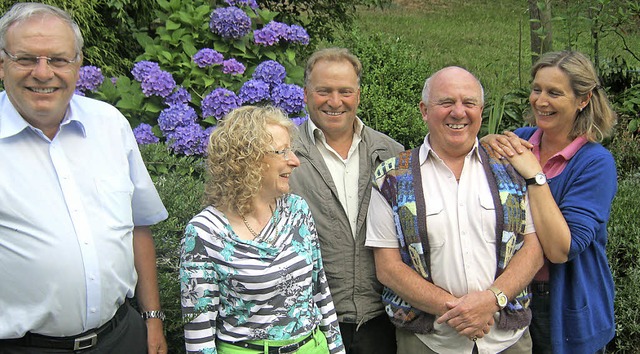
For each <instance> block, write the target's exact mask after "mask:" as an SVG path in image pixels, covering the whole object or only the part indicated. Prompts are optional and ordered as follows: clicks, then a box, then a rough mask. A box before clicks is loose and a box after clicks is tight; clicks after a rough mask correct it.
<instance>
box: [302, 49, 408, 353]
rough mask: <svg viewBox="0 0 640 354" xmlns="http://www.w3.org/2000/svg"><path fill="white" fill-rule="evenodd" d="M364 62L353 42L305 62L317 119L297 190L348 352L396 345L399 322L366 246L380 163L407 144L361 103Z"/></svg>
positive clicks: (307, 138)
mask: <svg viewBox="0 0 640 354" xmlns="http://www.w3.org/2000/svg"><path fill="white" fill-rule="evenodd" d="M361 72H362V64H361V63H360V60H358V58H357V57H356V56H354V55H353V54H351V53H350V52H349V51H348V50H347V49H344V48H327V49H322V50H319V51H317V52H315V53H314V54H313V55H312V56H311V57H310V58H309V60H308V62H307V66H306V69H305V88H304V93H305V97H304V98H305V102H306V104H307V110H308V112H309V117H310V119H309V120H307V121H306V122H305V123H304V124H302V125H301V126H300V135H299V138H298V141H297V142H296V145H295V149H296V154H297V156H298V158H299V159H300V167H298V168H297V169H296V171H295V172H294V173H293V174H292V175H291V181H290V185H291V190H292V192H293V193H296V194H298V195H301V196H302V197H304V199H305V200H306V201H307V202H308V203H309V206H310V208H311V212H312V213H313V217H314V219H315V221H316V226H317V229H318V234H319V237H320V246H321V249H322V259H323V262H324V267H325V270H326V273H327V278H328V280H329V286H330V289H331V294H332V296H333V301H334V304H335V306H336V311H337V314H338V321H339V322H340V331H341V332H342V337H343V340H344V344H345V348H346V350H347V353H350V354H364V353H366V354H368V353H380V354H387V353H389V354H393V353H396V340H395V328H394V327H393V325H392V324H391V323H390V321H389V319H388V316H387V315H386V314H385V312H384V307H383V305H382V302H381V292H382V285H381V284H380V282H378V280H377V279H376V273H375V265H374V260H373V253H372V250H371V249H368V248H366V247H365V246H364V242H365V236H366V229H365V224H366V223H365V218H366V215H367V209H368V206H369V197H370V194H371V186H372V184H371V181H372V177H373V172H374V170H375V168H376V167H377V166H378V164H380V163H381V162H382V161H384V160H386V159H387V158H390V157H392V156H395V155H397V154H398V153H399V152H401V151H403V146H402V145H400V144H398V143H397V142H396V141H394V140H393V139H391V138H389V137H388V136H386V135H384V134H382V133H380V132H377V131H375V130H373V129H371V128H369V127H367V126H365V125H364V124H363V123H362V121H361V120H360V119H358V117H356V112H357V109H358V104H359V103H360V77H361Z"/></svg>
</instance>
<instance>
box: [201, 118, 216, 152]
mask: <svg viewBox="0 0 640 354" xmlns="http://www.w3.org/2000/svg"><path fill="white" fill-rule="evenodd" d="M215 129H216V126H215V125H214V126H210V127H208V128H207V129H205V130H204V132H203V133H202V135H203V139H202V142H201V143H202V147H201V148H202V151H204V155H207V151H208V148H209V137H210V136H211V133H212V132H213V131H214V130H215Z"/></svg>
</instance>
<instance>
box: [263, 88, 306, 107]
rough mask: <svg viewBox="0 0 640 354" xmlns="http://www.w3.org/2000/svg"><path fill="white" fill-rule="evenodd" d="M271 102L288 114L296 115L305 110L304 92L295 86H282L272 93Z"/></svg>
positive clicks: (274, 89)
mask: <svg viewBox="0 0 640 354" xmlns="http://www.w3.org/2000/svg"><path fill="white" fill-rule="evenodd" d="M271 100H272V101H273V104H274V105H275V106H276V107H279V108H281V109H282V110H283V111H285V112H286V113H287V114H295V113H298V112H300V111H301V110H302V109H303V108H304V90H303V88H302V87H300V86H298V85H295V84H280V85H278V86H276V87H274V88H273V90H272V91H271Z"/></svg>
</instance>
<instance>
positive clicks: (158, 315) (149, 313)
mask: <svg viewBox="0 0 640 354" xmlns="http://www.w3.org/2000/svg"><path fill="white" fill-rule="evenodd" d="M141 315H142V319H143V320H145V321H146V320H148V319H150V318H159V319H160V321H162V322H164V319H165V317H166V316H165V315H164V312H163V311H162V310H155V311H144V312H143V313H141Z"/></svg>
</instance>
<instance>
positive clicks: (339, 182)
mask: <svg viewBox="0 0 640 354" xmlns="http://www.w3.org/2000/svg"><path fill="white" fill-rule="evenodd" d="M363 127H364V124H363V123H362V121H361V120H360V119H359V118H356V120H355V131H354V133H353V140H352V141H351V147H350V148H349V152H348V153H347V158H346V159H343V158H342V156H340V154H338V152H337V151H335V150H334V149H333V148H332V147H331V146H329V144H327V139H326V138H325V136H324V133H323V132H322V130H320V128H318V127H317V126H316V125H315V124H313V122H312V121H311V120H309V130H310V132H309V133H310V136H313V137H315V140H316V146H317V147H318V151H320V155H322V158H323V159H324V163H325V164H326V165H327V168H328V169H329V172H330V173H331V178H332V179H333V183H334V184H335V186H336V190H337V191H338V200H340V204H342V207H343V208H344V212H345V213H346V214H347V217H348V218H349V224H351V233H352V236H353V238H355V237H356V231H357V225H358V209H359V206H360V205H359V204H360V199H359V198H358V178H360V149H359V148H358V146H359V145H360V141H362V138H361V133H362V129H363Z"/></svg>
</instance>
